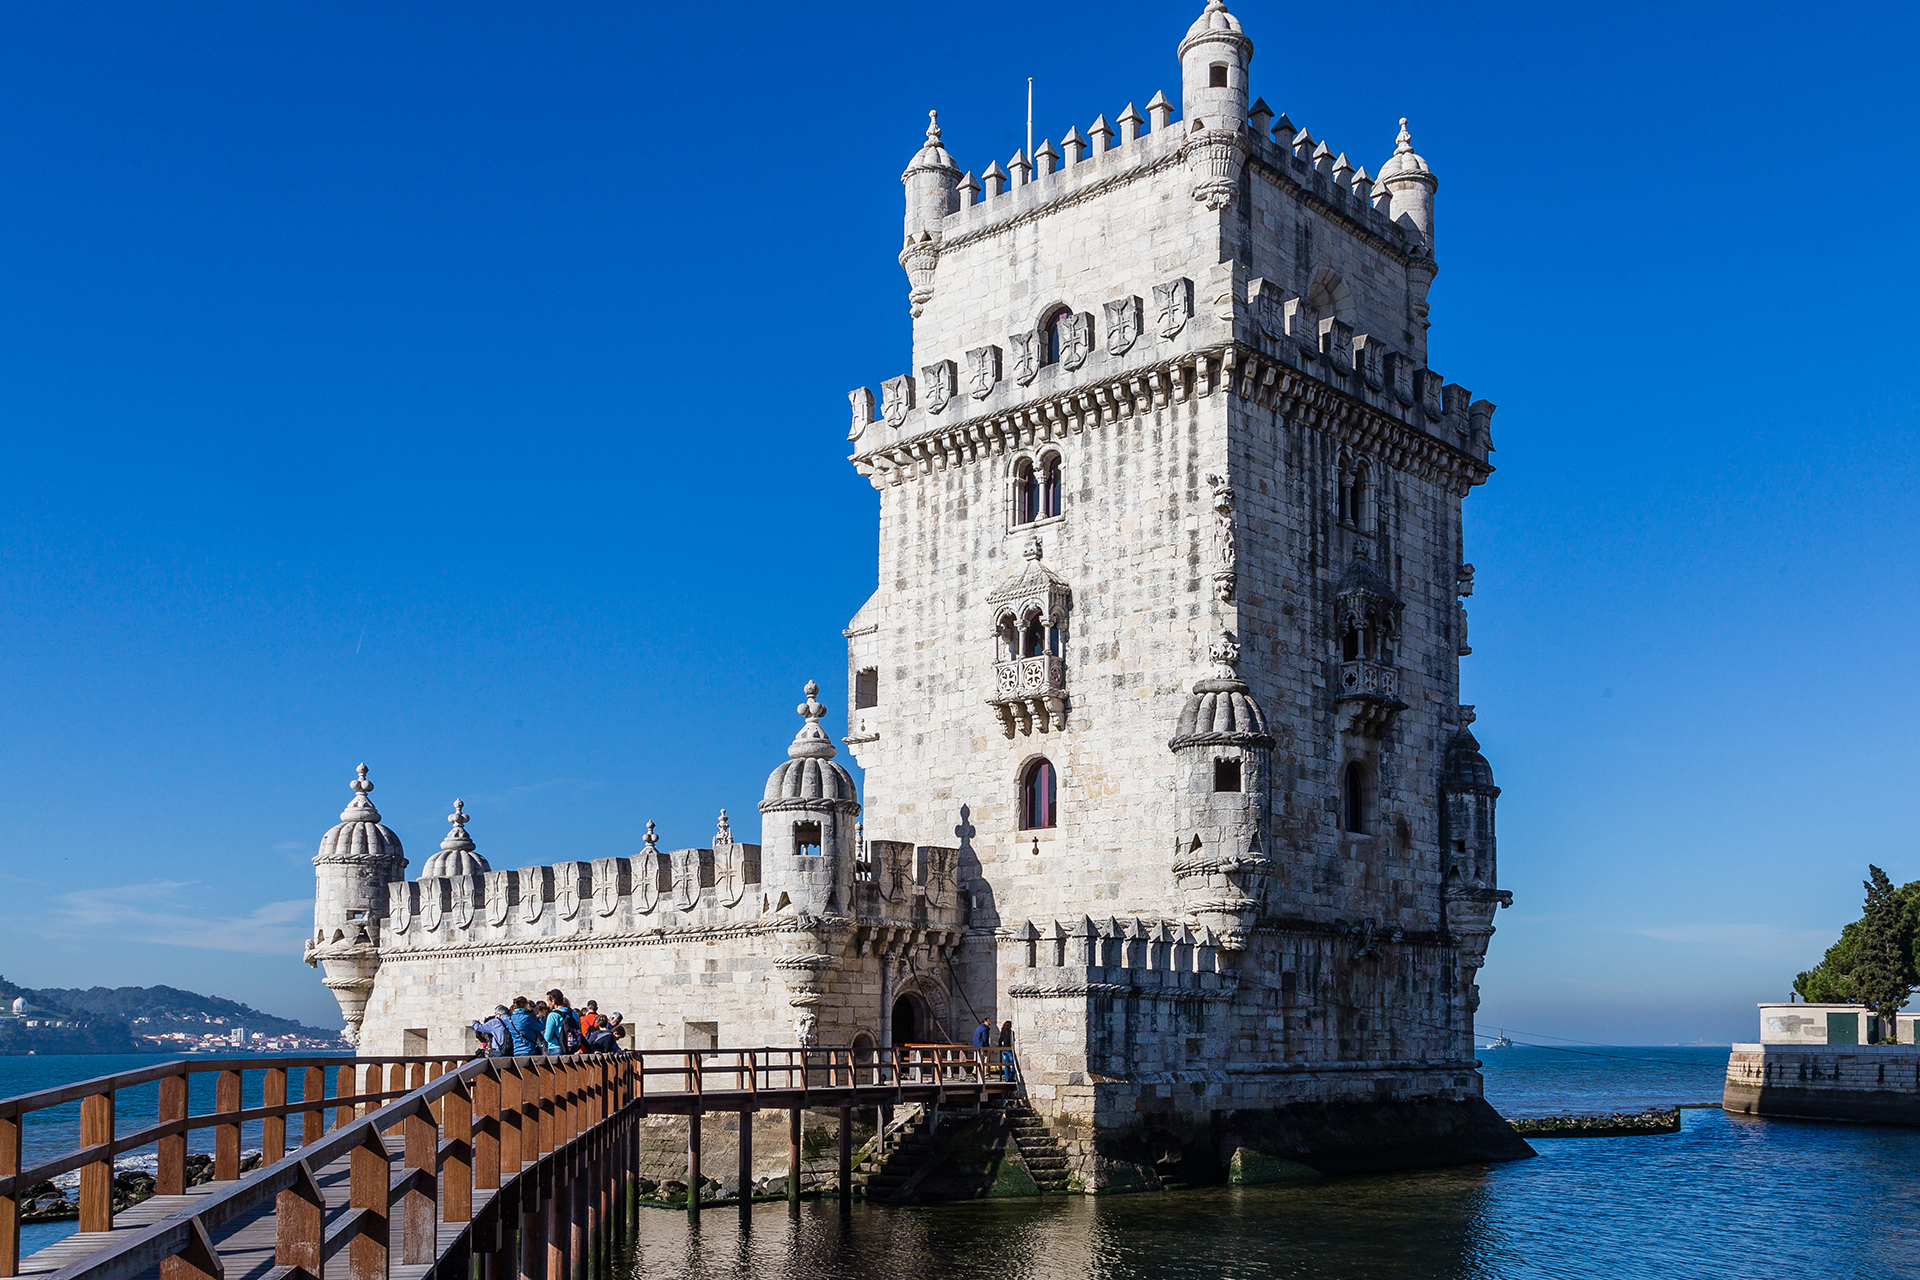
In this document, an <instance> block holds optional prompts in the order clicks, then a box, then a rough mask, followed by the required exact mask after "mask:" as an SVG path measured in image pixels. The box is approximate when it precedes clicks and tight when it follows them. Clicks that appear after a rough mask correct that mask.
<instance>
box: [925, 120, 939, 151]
mask: <svg viewBox="0 0 1920 1280" xmlns="http://www.w3.org/2000/svg"><path fill="white" fill-rule="evenodd" d="M939 145H940V113H939V112H938V111H929V112H927V144H926V148H925V149H926V150H932V149H933V148H934V147H937V146H939Z"/></svg>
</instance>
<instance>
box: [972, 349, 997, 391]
mask: <svg viewBox="0 0 1920 1280" xmlns="http://www.w3.org/2000/svg"><path fill="white" fill-rule="evenodd" d="M999 384H1000V348H998V347H991V346H989V347H975V348H974V349H973V350H971V351H969V352H967V390H968V392H969V393H971V394H972V396H973V398H974V399H975V400H985V399H986V398H987V397H988V396H990V395H992V394H993V389H994V388H995V387H996V386H998V385H999Z"/></svg>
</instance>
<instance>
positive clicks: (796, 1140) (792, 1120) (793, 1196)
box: [787, 1107, 800, 1213]
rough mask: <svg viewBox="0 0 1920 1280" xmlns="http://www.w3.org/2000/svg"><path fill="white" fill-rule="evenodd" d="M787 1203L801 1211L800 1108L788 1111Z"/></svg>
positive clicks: (795, 1209) (796, 1210) (796, 1211)
mask: <svg viewBox="0 0 1920 1280" xmlns="http://www.w3.org/2000/svg"><path fill="white" fill-rule="evenodd" d="M787 1203H788V1204H789V1205H791V1206H792V1207H793V1211H794V1212H795V1213H798V1212H799V1211H800V1108H798V1107H794V1108H792V1109H791V1110H789V1111H788V1112H787Z"/></svg>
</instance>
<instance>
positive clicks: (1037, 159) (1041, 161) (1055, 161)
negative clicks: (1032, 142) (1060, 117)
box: [1033, 138, 1060, 178]
mask: <svg viewBox="0 0 1920 1280" xmlns="http://www.w3.org/2000/svg"><path fill="white" fill-rule="evenodd" d="M1033 159H1034V166H1035V168H1037V169H1038V170H1039V175H1040V176H1041V177H1043V178H1044V177H1046V176H1047V175H1048V174H1050V173H1052V172H1053V171H1054V170H1055V169H1058V168H1059V167H1060V153H1059V152H1058V151H1056V150H1054V146H1053V139H1052V138H1045V139H1042V140H1041V143H1040V145H1039V146H1037V147H1035V148H1034V149H1033Z"/></svg>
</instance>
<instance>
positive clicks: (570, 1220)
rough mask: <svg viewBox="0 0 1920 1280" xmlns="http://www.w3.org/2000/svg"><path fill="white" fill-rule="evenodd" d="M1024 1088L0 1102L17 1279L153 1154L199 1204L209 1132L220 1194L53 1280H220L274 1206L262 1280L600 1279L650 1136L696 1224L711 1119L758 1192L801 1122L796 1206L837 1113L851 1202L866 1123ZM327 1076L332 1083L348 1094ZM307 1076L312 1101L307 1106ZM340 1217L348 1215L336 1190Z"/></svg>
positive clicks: (406, 1069) (644, 1055)
mask: <svg viewBox="0 0 1920 1280" xmlns="http://www.w3.org/2000/svg"><path fill="white" fill-rule="evenodd" d="M249 1071H261V1072H264V1073H265V1076H264V1080H263V1084H262V1095H263V1099H264V1100H263V1102H262V1105H260V1106H257V1107H250V1108H242V1107H241V1106H240V1102H241V1099H242V1097H243V1094H242V1092H241V1083H242V1075H243V1073H245V1072H249ZM296 1072H297V1073H299V1074H298V1075H297V1076H296V1075H294V1074H293V1073H296ZM200 1073H216V1074H217V1079H216V1082H215V1083H216V1088H215V1107H214V1110H213V1111H211V1112H205V1113H201V1114H197V1115H195V1114H188V1110H187V1106H186V1100H187V1098H188V1096H189V1084H190V1081H191V1077H192V1076H193V1075H195V1074H200ZM1008 1074H1009V1073H1008V1072H1007V1071H1006V1070H1005V1068H1004V1066H1003V1064H1002V1061H1001V1054H1000V1051H999V1050H998V1049H984V1050H983V1049H975V1048H972V1047H970V1046H960V1045H907V1046H902V1047H900V1048H898V1049H893V1048H888V1049H878V1050H849V1049H800V1048H792V1049H788V1048H762V1049H719V1050H644V1051H633V1052H623V1053H613V1054H585V1055H581V1054H576V1055H571V1056H567V1057H559V1058H540V1057H535V1058H478V1059H471V1060H462V1059H451V1058H436V1057H409V1058H362V1059H284V1058H278V1059H276V1058H269V1059H227V1060H219V1059H214V1060H208V1061H196V1062H176V1063H167V1064H164V1065H162V1066H157V1067H152V1068H147V1069H145V1070H141V1071H134V1072H123V1073H121V1074H119V1075H114V1076H104V1077H101V1078H100V1079H97V1080H89V1081H84V1082H82V1083H79V1084H74V1085H68V1086H64V1087H62V1088H59V1089H50V1090H45V1091H42V1092H40V1093H34V1094H26V1095H23V1096H20V1097H16V1098H9V1099H5V1100H0V1248H3V1249H4V1250H5V1252H4V1254H0V1263H4V1267H5V1269H4V1270H3V1271H0V1275H8V1276H11V1275H15V1274H17V1271H18V1261H19V1218H18V1212H17V1210H18V1203H19V1197H20V1195H21V1193H22V1192H23V1191H24V1190H25V1189H26V1188H28V1187H31V1186H33V1185H35V1184H36V1183H38V1182H40V1181H42V1180H44V1179H46V1178H49V1177H54V1176H57V1175H59V1174H61V1173H66V1172H71V1171H72V1170H75V1169H78V1170H80V1172H81V1213H82V1221H81V1223H80V1229H81V1230H82V1231H109V1230H111V1229H112V1227H113V1211H112V1201H111V1195H112V1182H113V1175H112V1170H113V1159H114V1157H116V1156H118V1155H121V1154H123V1153H125V1152H129V1151H135V1150H138V1149H140V1148H142V1147H145V1146H155V1145H157V1146H158V1147H159V1148H160V1165H161V1169H162V1171H163V1172H162V1178H161V1181H160V1185H159V1188H158V1190H157V1192H156V1194H158V1195H175V1196H178V1195H183V1194H184V1192H185V1187H184V1185H183V1184H184V1173H185V1137H186V1135H187V1134H188V1133H189V1132H191V1131H193V1130H195V1129H206V1128H211V1129H213V1130H214V1131H215V1132H214V1167H213V1173H214V1181H215V1184H216V1185H215V1187H213V1188H212V1189H209V1190H207V1191H205V1192H200V1193H198V1194H196V1195H195V1196H194V1197H193V1198H192V1199H191V1200H190V1201H188V1202H187V1203H186V1205H185V1206H183V1207H181V1208H179V1209H177V1210H175V1211H174V1212H173V1213H172V1214H171V1216H168V1217H165V1218H162V1219H161V1220H159V1221H157V1222H153V1223H152V1224H151V1225H148V1226H144V1227H138V1228H135V1229H132V1230H131V1231H130V1232H126V1233H122V1234H120V1235H118V1236H115V1237H108V1238H107V1239H106V1240H105V1241H103V1242H102V1247H101V1248H100V1249H99V1250H98V1251H97V1252H94V1253H91V1254H88V1255H86V1256H85V1257H83V1258H80V1259H78V1260H76V1261H74V1262H73V1263H71V1264H69V1265H67V1266H66V1267H64V1268H62V1269H61V1270H60V1271H58V1272H56V1273H55V1274H54V1276H53V1280H133V1277H136V1276H138V1275H140V1274H141V1273H142V1272H145V1271H148V1270H150V1269H151V1268H153V1267H155V1266H156V1265H158V1266H159V1268H160V1277H161V1280H222V1275H223V1268H222V1266H221V1263H220V1258H219V1254H220V1250H221V1249H222V1248H227V1247H229V1246H228V1243H227V1241H226V1240H225V1239H224V1238H222V1239H219V1240H218V1242H216V1237H217V1236H218V1234H219V1233H220V1229H221V1228H222V1227H223V1226H225V1225H226V1224H228V1223H230V1222H233V1221H234V1220H235V1219H236V1218H239V1217H241V1216H242V1215H247V1214H251V1213H252V1212H253V1211H255V1210H257V1209H259V1208H261V1207H262V1206H263V1204H265V1203H266V1202H268V1201H271V1202H272V1203H273V1212H272V1215H271V1217H272V1222H271V1230H272V1249H273V1253H274V1258H275V1264H276V1265H275V1268H274V1269H273V1270H272V1271H271V1272H269V1273H268V1275H267V1277H266V1278H265V1280H319V1277H320V1274H321V1271H322V1270H323V1266H324V1269H325V1270H327V1271H328V1272H329V1275H330V1280H338V1274H339V1272H340V1271H341V1269H342V1268H344V1270H345V1273H346V1274H347V1276H348V1277H349V1278H350V1280H386V1277H387V1275H388V1268H389V1264H390V1263H393V1264H396V1265H412V1266H428V1267H429V1269H430V1272H431V1274H433V1275H434V1276H437V1277H444V1278H445V1280H472V1276H473V1272H472V1264H473V1262H474V1260H475V1259H476V1258H484V1260H485V1263H486V1268H485V1273H484V1274H485V1277H486V1280H508V1277H511V1276H513V1275H515V1274H518V1275H519V1276H521V1277H523V1278H524V1280H576V1278H577V1277H578V1276H580V1275H583V1274H585V1275H590V1276H604V1275H608V1274H610V1273H611V1266H610V1264H609V1262H608V1260H609V1259H610V1258H611V1257H612V1256H614V1251H616V1250H619V1249H623V1248H625V1247H626V1246H627V1245H628V1244H630V1242H631V1230H632V1218H633V1213H634V1211H635V1207H636V1188H637V1182H636V1179H637V1177H638V1170H639V1162H640V1125H639V1121H640V1120H641V1119H642V1118H643V1117H645V1116H647V1115H649V1114H670V1115H685V1116H688V1117H689V1123H688V1126H687V1130H688V1132H687V1144H688V1179H687V1185H688V1186H689V1188H692V1189H694V1190H693V1191H692V1193H691V1194H689V1196H688V1200H687V1208H688V1211H689V1212H690V1213H696V1214H697V1213H698V1212H699V1207H700V1205H699V1196H698V1191H697V1188H698V1187H699V1185H700V1164H699V1151H700V1128H701V1126H700V1116H701V1115H702V1113H703V1112H707V1111H735V1112H738V1113H740V1117H741V1120H740V1133H741V1138H742V1141H741V1144H740V1162H741V1172H742V1185H743V1187H744V1186H745V1185H746V1184H747V1183H748V1182H749V1181H750V1180H751V1167H750V1166H751V1142H750V1139H751V1119H752V1115H753V1113H754V1112H756V1111H759V1110H762V1109H767V1108H777V1109H784V1110H787V1111H788V1112H789V1113H790V1124H789V1151H788V1182H787V1192H788V1195H789V1197H794V1198H797V1197H798V1195H799V1191H800V1185H799V1183H800V1116H801V1112H802V1109H803V1108H806V1107H817V1106H837V1107H838V1108H839V1110H840V1118H841V1124H840V1184H839V1185H840V1193H841V1195H842V1196H843V1197H848V1196H850V1195H851V1194H852V1186H851V1153H852V1146H851V1131H852V1126H851V1122H850V1116H851V1111H852V1108H853V1107H855V1106H882V1107H884V1106H890V1105H893V1104H895V1103H899V1102H903V1101H908V1100H916V1101H923V1102H931V1103H933V1104H935V1105H938V1104H939V1103H941V1102H945V1101H948V1100H951V1099H953V1098H955V1097H958V1098H959V1099H961V1100H971V1101H973V1102H975V1103H978V1102H981V1101H984V1100H986V1099H987V1098H989V1097H991V1096H994V1095H997V1094H1001V1093H1005V1092H1007V1091H1008V1090H1010V1089H1011V1088H1012V1087H1013V1086H1012V1084H1011V1082H1010V1081H1009V1080H1008V1079H1007V1078H1006V1077H1007V1075H1008ZM328 1075H331V1076H332V1078H333V1080H334V1082H335V1086H336V1087H335V1092H334V1093H333V1094H331V1095H329V1094H327V1093H326V1092H325V1086H326V1081H327V1077H328ZM295 1079H297V1080H298V1081H299V1083H300V1085H301V1096H300V1097H299V1098H298V1099H296V1100H289V1099H288V1098H287V1087H288V1085H289V1083H290V1082H291V1081H293V1080H295ZM154 1083H157V1084H158V1085H159V1088H160V1097H161V1114H162V1117H163V1118H162V1119H160V1120H158V1121H157V1122H156V1123H155V1124H153V1125H150V1126H148V1127H146V1128H144V1129H141V1130H138V1131H136V1132H133V1133H129V1134H126V1135H124V1136H119V1137H116V1136H115V1135H114V1132H113V1109H114V1101H115V1096H116V1094H118V1093H120V1092H122V1091H124V1090H127V1089H130V1088H134V1087H138V1086H142V1085H146V1084H154ZM76 1101H77V1102H79V1103H80V1116H81V1121H80V1138H79V1145H78V1147H77V1149H76V1150H74V1151H72V1152H69V1153H67V1154H65V1155H63V1156H60V1157H58V1158H56V1159H52V1160H44V1161H41V1162H40V1163H39V1164H37V1165H36V1166H34V1167H33V1168H31V1169H24V1170H23V1169H20V1167H19V1151H20V1145H19V1137H20V1131H21V1120H22V1118H23V1117H25V1116H27V1115H30V1114H32V1113H33V1112H36V1111H41V1110H45V1109H47V1108H50V1107H55V1106H65V1105H68V1104H71V1103H74V1102H76ZM382 1104H384V1105H382ZM363 1110H364V1111H365V1114H361V1112H362V1111H363ZM328 1111H332V1112H333V1113H334V1116H333V1124H332V1127H331V1129H328V1128H327V1127H326V1124H325V1121H326V1112H328ZM295 1115H298V1116H300V1117H301V1120H300V1125H299V1137H300V1147H299V1150H298V1151H296V1152H293V1153H292V1154H288V1153H287V1151H286V1143H287V1128H286V1124H287V1120H288V1119H289V1118H290V1117H292V1116H295ZM254 1121H258V1122H259V1123H260V1124H261V1125H262V1135H263V1138H262V1147H263V1157H262V1158H263V1163H264V1166H265V1167H263V1168H261V1169H260V1170H258V1171H257V1172H254V1173H251V1174H249V1175H248V1176H246V1177H245V1178H241V1177H240V1171H239V1165H240V1132H241V1129H240V1127H241V1126H242V1125H243V1124H247V1123H249V1122H254ZM389 1139H397V1147H398V1150H397V1151H390V1150H389V1147H388V1140H389ZM170 1144H171V1145H170ZM396 1160H397V1162H398V1166H399V1167H398V1169H396V1168H395V1167H394V1166H395V1162H396ZM323 1179H324V1180H331V1181H343V1184H344V1186H345V1194H346V1204H345V1207H344V1211H341V1212H335V1213H333V1214H332V1220H331V1221H329V1208H328V1203H327V1198H326V1194H325V1191H324V1190H323V1188H322V1181H323ZM747 1199H748V1198H747V1197H746V1196H745V1195H743V1196H742V1198H741V1202H742V1207H743V1209H744V1208H745V1207H746V1204H747ZM335 1200H336V1204H335V1208H336V1209H339V1208H340V1206H339V1204H338V1200H339V1192H338V1191H337V1190H336V1192H335ZM249 1229H251V1228H249ZM396 1233H397V1237H398V1239H397V1243H396V1240H395V1236H396ZM390 1251H392V1253H393V1256H392V1257H391V1258H390V1257H389V1252H390ZM323 1260H324V1262H323ZM516 1263H517V1267H516ZM536 1264H537V1265H536Z"/></svg>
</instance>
